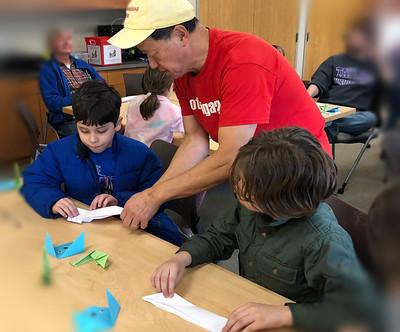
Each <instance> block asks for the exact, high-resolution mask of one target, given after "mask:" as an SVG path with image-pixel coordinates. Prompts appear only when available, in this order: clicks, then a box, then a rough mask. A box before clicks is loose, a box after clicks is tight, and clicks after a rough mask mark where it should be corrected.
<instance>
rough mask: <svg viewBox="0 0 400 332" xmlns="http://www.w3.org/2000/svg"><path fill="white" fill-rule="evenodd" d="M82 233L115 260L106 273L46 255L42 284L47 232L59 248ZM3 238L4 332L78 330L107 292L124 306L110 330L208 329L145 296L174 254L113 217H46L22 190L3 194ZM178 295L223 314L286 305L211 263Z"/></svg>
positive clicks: (89, 245) (0, 291) (191, 273)
mask: <svg viewBox="0 0 400 332" xmlns="http://www.w3.org/2000/svg"><path fill="white" fill-rule="evenodd" d="M82 231H84V232H85V241H86V251H85V253H88V252H89V251H90V250H95V249H98V250H101V251H105V252H106V253H108V254H109V257H110V258H109V259H110V261H111V265H110V267H109V269H108V270H103V269H102V268H101V267H99V266H97V265H96V264H94V263H88V264H86V265H82V266H79V267H72V266H71V265H70V264H69V262H71V261H75V260H77V257H80V255H79V256H72V257H69V258H65V259H62V260H57V259H55V258H53V257H49V260H50V265H51V267H52V283H51V284H50V285H48V286H45V285H43V284H42V283H41V274H42V248H43V244H44V237H45V234H46V232H49V233H50V235H51V237H52V240H53V242H54V244H61V243H65V242H69V241H71V240H73V239H75V238H76V237H77V236H78V235H79V234H80V232H82ZM0 234H1V241H0V259H1V264H2V269H1V273H0V295H1V296H0V317H1V319H0V324H1V330H2V331H13V332H22V331H24V332H25V331H30V332H39V331H40V332H54V331H57V332H63V331H68V332H70V331H73V321H72V315H73V313H74V312H76V311H81V310H84V309H85V308H87V307H89V306H93V305H98V306H107V300H106V295H105V292H106V288H108V289H109V290H110V291H111V293H112V294H113V295H114V296H115V298H116V299H117V301H118V302H119V303H120V305H121V311H120V314H119V317H118V320H117V323H116V326H115V329H114V330H113V331H116V332H118V331H129V332H130V331H135V332H140V331H146V332H149V331H168V332H179V331H186V332H189V331H190V332H195V331H204V330H203V329H201V328H199V327H197V326H194V325H192V324H190V323H188V322H186V321H184V320H182V319H180V318H179V317H177V316H174V315H172V314H169V313H167V312H164V311H162V310H160V309H158V308H156V307H155V306H153V305H151V304H149V303H147V302H145V301H143V300H142V299H141V298H142V296H144V295H149V294H153V293H155V292H156V291H155V289H153V288H152V286H151V284H150V275H151V273H152V272H153V271H154V269H155V268H156V267H157V266H158V265H159V264H160V263H162V262H164V261H165V260H166V259H168V258H170V257H171V256H172V255H173V254H174V252H175V251H176V249H177V248H176V247H175V246H173V245H171V244H169V243H167V242H165V241H163V240H160V239H158V238H156V237H154V236H152V235H150V234H147V233H145V232H143V231H137V232H131V231H128V230H126V229H125V228H123V227H122V226H121V224H120V222H119V221H118V220H117V219H113V218H109V219H105V220H102V221H96V222H94V223H90V224H84V225H79V224H73V223H69V222H67V221H66V220H63V219H57V220H47V219H43V218H41V217H40V216H39V215H37V214H36V213H35V212H34V211H33V210H32V209H31V208H30V207H29V206H28V205H27V204H26V203H25V202H24V200H23V198H22V197H20V195H19V194H18V193H17V192H10V193H7V194H1V195H0ZM177 293H178V294H180V295H181V296H183V297H184V298H186V299H187V300H189V301H191V302H192V303H194V304H196V305H198V306H201V307H204V308H206V309H208V310H211V311H213V312H215V313H217V314H219V315H222V316H225V317H227V316H228V314H229V313H230V312H231V311H232V310H233V309H235V308H236V307H238V306H240V305H242V304H244V303H247V302H249V301H255V302H263V303H269V304H283V303H286V302H288V300H287V299H285V298H284V297H282V296H280V295H277V294H275V293H273V292H271V291H269V290H267V289H265V288H262V287H261V286H258V285H256V284H254V283H252V282H250V281H248V280H246V279H243V278H241V277H240V276H237V275H235V274H233V273H231V272H229V271H227V270H225V269H223V268H221V267H219V266H217V265H214V264H206V265H202V266H200V267H197V268H194V269H189V270H188V271H187V273H186V275H185V277H184V278H183V280H182V282H181V284H180V285H179V287H178V288H177ZM281 331H292V330H289V329H286V330H281Z"/></svg>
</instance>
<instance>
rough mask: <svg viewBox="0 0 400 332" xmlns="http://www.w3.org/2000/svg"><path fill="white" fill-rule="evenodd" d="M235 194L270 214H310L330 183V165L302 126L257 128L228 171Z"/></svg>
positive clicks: (332, 167) (333, 182)
mask: <svg viewBox="0 0 400 332" xmlns="http://www.w3.org/2000/svg"><path fill="white" fill-rule="evenodd" d="M230 182H231V185H232V188H233V190H234V192H235V193H236V194H237V196H238V198H239V199H241V200H243V201H247V202H250V203H251V204H252V205H253V206H254V207H256V208H257V209H258V210H260V211H262V212H263V213H265V214H266V215H268V216H270V217H272V218H274V219H280V220H281V219H283V220H286V219H292V218H300V217H303V216H306V215H310V214H311V213H312V212H313V211H315V209H316V208H317V207H318V205H319V204H320V202H321V201H322V200H324V199H326V198H328V197H329V196H331V195H332V194H333V192H334V191H335V188H336V166H335V164H334V161H333V160H332V159H331V158H330V157H329V156H328V154H327V153H326V152H324V150H323V149H322V148H321V145H320V143H319V142H318V140H317V139H316V138H315V137H314V136H313V135H311V134H310V133H309V132H308V131H307V130H305V129H303V128H299V127H287V128H281V129H276V130H273V131H269V132H264V133H261V134H260V135H259V136H257V137H255V138H253V139H252V140H251V141H250V142H249V143H248V144H246V145H244V146H243V147H242V148H241V149H240V150H239V153H238V155H237V156H236V159H235V161H234V162H233V164H232V167H231V171H230Z"/></svg>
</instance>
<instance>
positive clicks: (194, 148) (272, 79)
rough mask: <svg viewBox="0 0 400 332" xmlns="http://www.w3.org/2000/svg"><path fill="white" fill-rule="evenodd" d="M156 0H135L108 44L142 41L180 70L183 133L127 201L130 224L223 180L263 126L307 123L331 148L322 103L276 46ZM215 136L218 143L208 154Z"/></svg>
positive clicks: (162, 65)
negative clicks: (169, 156)
mask: <svg viewBox="0 0 400 332" xmlns="http://www.w3.org/2000/svg"><path fill="white" fill-rule="evenodd" d="M152 3H153V2H152V1H143V0H142V1H140V0H134V1H132V2H131V3H130V5H129V6H128V8H127V18H126V20H125V24H124V29H123V30H121V31H120V32H119V33H118V34H116V35H115V36H113V37H112V38H111V39H110V40H109V42H110V43H111V44H114V45H116V46H118V47H121V48H128V47H132V46H135V45H138V48H139V49H140V50H141V51H142V52H143V53H145V54H147V58H148V62H149V66H150V67H151V68H158V69H159V70H162V71H168V72H169V73H171V75H173V76H174V78H175V90H176V95H177V97H178V99H179V103H180V105H181V108H182V114H183V116H184V126H185V138H184V141H183V143H182V144H181V145H180V147H179V149H178V151H177V153H176V155H175V156H174V158H173V160H172V162H171V164H170V166H169V168H168V169H167V170H166V172H165V173H164V175H163V176H162V177H161V179H160V180H159V181H158V182H157V183H156V184H155V185H154V186H153V187H151V188H149V189H147V190H145V191H143V192H141V193H139V194H136V195H134V196H132V197H131V199H130V200H129V201H128V202H127V203H126V205H125V207H124V211H123V213H122V215H121V217H122V220H123V224H124V225H126V226H129V227H131V228H133V229H137V228H145V227H147V223H148V220H150V218H151V217H152V216H153V215H154V213H155V212H156V211H157V210H158V208H159V207H160V205H161V204H163V203H164V202H166V201H169V200H171V199H174V198H180V197H185V196H189V195H192V194H195V193H199V192H201V191H204V190H207V189H209V188H211V187H213V186H215V185H217V184H218V183H221V182H223V181H225V180H226V179H227V178H228V173H229V168H230V166H231V164H232V162H233V160H234V158H235V156H236V154H237V152H238V150H239V148H240V147H241V146H243V145H244V144H246V143H247V142H248V141H249V140H250V139H251V138H252V137H253V136H254V135H256V134H257V133H258V132H260V131H261V130H272V129H275V128H281V127H287V126H300V127H304V128H306V129H308V130H309V131H310V132H311V133H312V134H313V135H314V136H315V137H317V138H318V140H319V141H320V143H321V145H322V146H323V148H324V149H325V151H326V152H327V153H329V154H331V151H330V147H329V143H328V139H327V137H326V135H325V132H324V123H325V122H324V119H323V118H322V116H321V114H320V111H319V109H318V107H317V106H316V104H315V102H314V101H313V100H312V99H311V97H310V96H309V95H308V93H307V91H306V89H305V87H304V86H303V83H302V81H301V79H300V78H299V77H298V75H297V74H296V72H295V71H294V70H293V68H292V67H291V66H290V64H289V63H288V62H287V61H286V59H285V58H284V57H283V56H282V55H281V54H279V52H277V51H276V50H275V49H274V48H273V47H272V46H271V45H270V44H268V43H267V42H265V41H264V40H262V39H260V38H258V37H255V36H252V35H250V34H245V33H238V32H228V31H222V30H218V29H207V28H206V27H204V26H203V25H201V24H200V23H199V22H198V21H197V19H196V18H195V17H194V15H195V13H194V9H193V7H192V6H191V5H190V4H189V3H188V2H187V1H186V0H173V1H159V2H157V6H151V4H152ZM209 137H211V138H212V139H214V140H215V141H217V142H219V148H218V150H217V151H216V152H215V153H213V154H211V155H210V156H208V152H209Z"/></svg>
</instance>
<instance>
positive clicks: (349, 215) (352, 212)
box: [326, 196, 375, 274]
mask: <svg viewBox="0 0 400 332" xmlns="http://www.w3.org/2000/svg"><path fill="white" fill-rule="evenodd" d="M326 203H327V204H328V205H329V206H330V207H331V208H332V210H333V212H334V213H335V216H336V218H337V220H338V222H339V224H340V226H342V227H343V228H344V229H345V230H346V231H347V233H349V234H350V236H351V239H352V240H353V245H354V250H355V252H356V254H357V256H358V258H359V260H360V262H361V264H362V265H363V266H364V267H365V269H366V270H367V271H369V272H371V273H372V274H375V273H374V271H373V263H372V258H371V249H370V246H369V244H368V235H367V227H368V224H367V221H368V215H367V214H366V213H364V212H363V211H361V210H359V209H357V208H356V207H354V206H352V205H350V204H348V203H346V202H344V201H342V200H341V199H340V198H338V197H336V196H331V197H329V198H328V199H327V200H326Z"/></svg>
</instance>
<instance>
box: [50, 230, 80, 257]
mask: <svg viewBox="0 0 400 332" xmlns="http://www.w3.org/2000/svg"><path fill="white" fill-rule="evenodd" d="M44 247H45V248H46V251H47V253H48V254H49V255H51V256H53V257H56V258H59V259H60V258H66V257H70V256H73V255H76V254H80V253H81V252H83V251H84V250H85V234H84V233H81V234H80V235H79V236H78V237H77V238H76V239H75V240H74V242H69V243H64V244H61V245H59V246H54V245H53V242H52V241H51V237H50V235H49V233H47V234H46V238H45V241H44Z"/></svg>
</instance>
